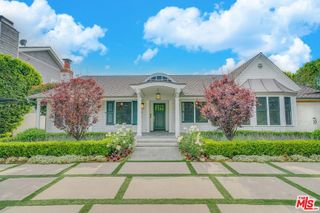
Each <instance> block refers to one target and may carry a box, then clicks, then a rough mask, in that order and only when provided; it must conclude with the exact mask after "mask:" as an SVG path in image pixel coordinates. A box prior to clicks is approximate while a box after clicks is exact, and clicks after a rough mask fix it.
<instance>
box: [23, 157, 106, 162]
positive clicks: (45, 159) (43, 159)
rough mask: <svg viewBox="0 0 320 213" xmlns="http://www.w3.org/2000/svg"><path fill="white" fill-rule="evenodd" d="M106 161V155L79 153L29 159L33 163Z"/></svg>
mask: <svg viewBox="0 0 320 213" xmlns="http://www.w3.org/2000/svg"><path fill="white" fill-rule="evenodd" d="M94 161H95V162H105V161H107V158H106V156H103V155H97V156H94V155H92V156H79V155H64V156H44V155H36V156H32V157H31V158H29V159H28V161H27V163H33V164H51V163H54V164H63V163H78V162H94Z"/></svg>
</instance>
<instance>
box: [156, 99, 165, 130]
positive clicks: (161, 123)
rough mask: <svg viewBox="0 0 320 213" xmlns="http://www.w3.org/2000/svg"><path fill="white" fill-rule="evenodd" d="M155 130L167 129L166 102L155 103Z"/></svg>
mask: <svg viewBox="0 0 320 213" xmlns="http://www.w3.org/2000/svg"><path fill="white" fill-rule="evenodd" d="M153 115H154V122H153V130H154V131H165V130H166V105H165V104H164V103H155V104H154V105H153Z"/></svg>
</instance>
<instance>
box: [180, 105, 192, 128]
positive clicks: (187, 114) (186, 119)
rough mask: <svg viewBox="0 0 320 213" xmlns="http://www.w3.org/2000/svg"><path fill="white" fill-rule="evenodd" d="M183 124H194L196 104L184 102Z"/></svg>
mask: <svg viewBox="0 0 320 213" xmlns="http://www.w3.org/2000/svg"><path fill="white" fill-rule="evenodd" d="M181 105H182V123H194V102H182V104H181Z"/></svg>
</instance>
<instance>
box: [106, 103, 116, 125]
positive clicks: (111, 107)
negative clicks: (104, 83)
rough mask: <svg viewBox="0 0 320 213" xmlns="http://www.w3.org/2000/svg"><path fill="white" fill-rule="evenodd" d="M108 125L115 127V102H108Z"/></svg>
mask: <svg viewBox="0 0 320 213" xmlns="http://www.w3.org/2000/svg"><path fill="white" fill-rule="evenodd" d="M107 125H114V101H107Z"/></svg>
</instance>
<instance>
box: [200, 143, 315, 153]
mask: <svg viewBox="0 0 320 213" xmlns="http://www.w3.org/2000/svg"><path fill="white" fill-rule="evenodd" d="M203 141H204V147H205V153H206V155H223V156H225V157H233V156H236V155H270V156H279V155H302V156H311V155H319V154H320V141H319V140H273V141H267V140H257V141H254V140H251V141H239V140H235V141H232V142H230V141H215V140H212V139H204V140H203Z"/></svg>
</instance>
